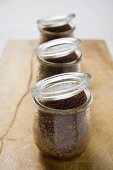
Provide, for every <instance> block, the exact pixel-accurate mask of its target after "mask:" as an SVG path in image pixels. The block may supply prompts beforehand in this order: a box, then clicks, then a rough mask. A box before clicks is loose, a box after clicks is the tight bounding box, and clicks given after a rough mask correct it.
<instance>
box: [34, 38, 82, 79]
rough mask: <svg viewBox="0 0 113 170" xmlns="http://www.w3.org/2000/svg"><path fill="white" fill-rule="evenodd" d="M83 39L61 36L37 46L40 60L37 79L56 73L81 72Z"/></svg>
mask: <svg viewBox="0 0 113 170" xmlns="http://www.w3.org/2000/svg"><path fill="white" fill-rule="evenodd" d="M80 44H81V41H80V40H79V39H77V38H60V39H56V40H52V41H49V42H47V43H44V44H42V45H40V46H38V47H37V48H36V55H37V59H38V62H39V65H38V66H39V67H38V68H39V69H38V75H37V77H38V78H37V79H38V80H41V79H43V78H47V77H50V76H53V75H56V74H61V73H67V72H80V71H81V67H80V62H81V60H82V58H83V55H82V53H81V51H80Z"/></svg>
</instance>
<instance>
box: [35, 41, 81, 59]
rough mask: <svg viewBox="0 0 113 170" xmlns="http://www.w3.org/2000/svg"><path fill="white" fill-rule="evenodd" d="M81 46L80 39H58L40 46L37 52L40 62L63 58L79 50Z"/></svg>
mask: <svg viewBox="0 0 113 170" xmlns="http://www.w3.org/2000/svg"><path fill="white" fill-rule="evenodd" d="M80 45H81V40H80V39H78V38H58V39H54V40H51V41H48V42H46V43H43V44H41V45H39V46H38V47H37V48H36V49H35V52H36V55H37V58H39V59H40V60H46V59H48V58H49V59H51V58H61V57H64V56H66V55H69V54H71V53H72V52H74V51H75V50H77V49H79V48H80Z"/></svg>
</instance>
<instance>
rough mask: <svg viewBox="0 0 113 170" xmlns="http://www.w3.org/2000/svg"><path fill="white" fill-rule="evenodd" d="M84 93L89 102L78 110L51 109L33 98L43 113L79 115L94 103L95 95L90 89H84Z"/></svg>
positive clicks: (77, 108)
mask: <svg viewBox="0 0 113 170" xmlns="http://www.w3.org/2000/svg"><path fill="white" fill-rule="evenodd" d="M84 92H85V93H86V96H87V100H86V102H85V103H84V104H82V105H81V106H80V107H76V108H71V109H64V110H62V109H54V108H49V107H47V106H44V105H43V104H42V103H41V102H39V101H37V100H36V99H35V98H33V99H32V100H33V103H34V105H35V106H36V107H40V109H41V110H42V111H45V112H48V113H52V114H61V115H69V114H73V113H76V114H77V113H79V112H81V111H83V110H85V109H86V108H88V107H89V106H90V104H91V103H92V101H93V95H92V93H91V92H90V91H89V89H87V88H86V89H84Z"/></svg>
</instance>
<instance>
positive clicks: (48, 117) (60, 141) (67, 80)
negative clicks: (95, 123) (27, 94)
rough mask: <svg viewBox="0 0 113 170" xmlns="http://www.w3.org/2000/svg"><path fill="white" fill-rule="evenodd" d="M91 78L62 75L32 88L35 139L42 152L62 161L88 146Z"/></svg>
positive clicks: (78, 74) (74, 74) (68, 74)
mask: <svg viewBox="0 0 113 170" xmlns="http://www.w3.org/2000/svg"><path fill="white" fill-rule="evenodd" d="M90 79H91V76H90V75H89V74H87V73H64V74H59V75H56V76H52V77H49V78H47V79H43V80H41V81H39V82H38V83H36V84H35V85H34V86H33V87H32V88H31V94H32V97H33V102H34V104H35V105H36V107H37V112H36V114H35V121H34V138H35V142H36V145H37V146H38V148H39V149H40V151H42V153H44V154H46V155H51V156H53V157H57V158H61V159H65V158H71V157H74V156H76V155H78V154H80V153H81V152H82V151H83V150H84V149H85V147H86V146H87V142H88V139H89V132H90V118H91V115H90V108H89V107H90V104H91V102H92V94H91V92H90V91H89V90H88V89H87V86H88V85H89V82H90Z"/></svg>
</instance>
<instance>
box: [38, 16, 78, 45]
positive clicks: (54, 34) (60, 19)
mask: <svg viewBox="0 0 113 170" xmlns="http://www.w3.org/2000/svg"><path fill="white" fill-rule="evenodd" d="M74 18H75V14H73V13H72V14H69V15H58V16H52V17H46V18H42V19H39V20H38V21H37V24H38V30H39V31H40V33H41V42H42V43H43V42H47V41H49V40H53V39H57V38H63V37H73V36H74V35H73V33H74V30H75V24H74V20H73V19H74Z"/></svg>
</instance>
